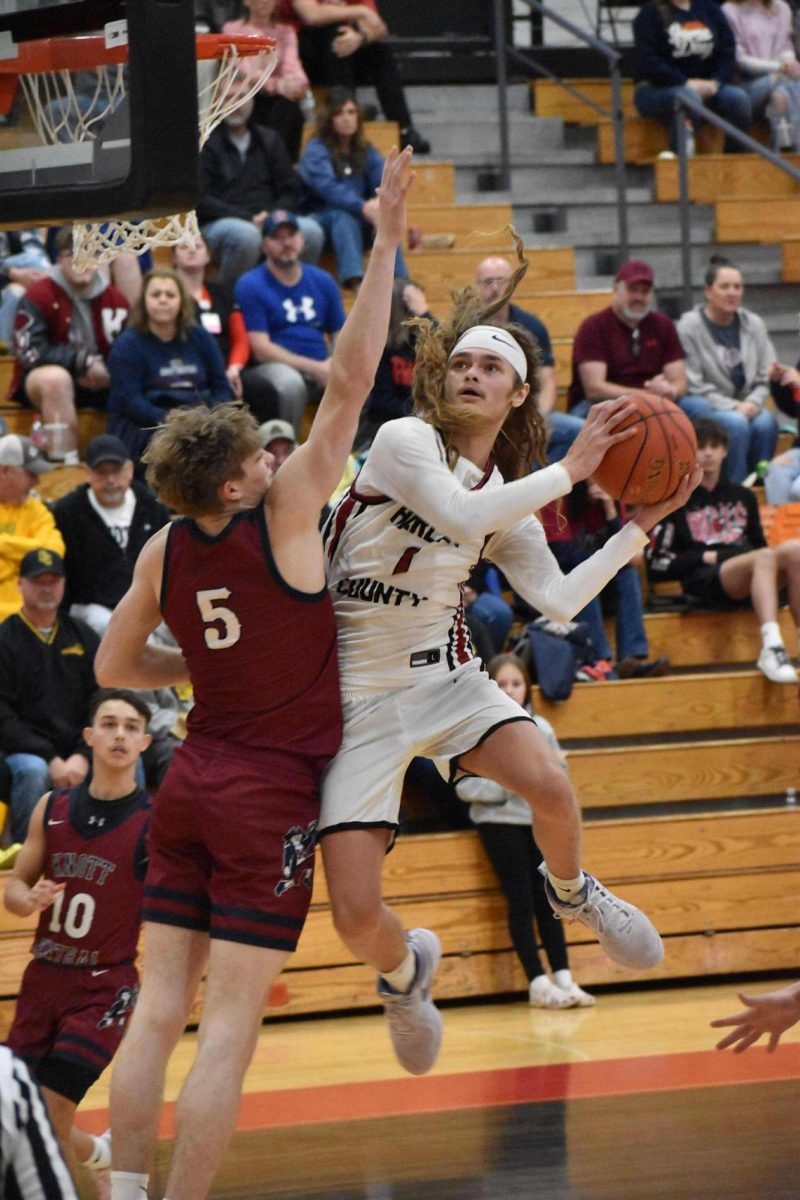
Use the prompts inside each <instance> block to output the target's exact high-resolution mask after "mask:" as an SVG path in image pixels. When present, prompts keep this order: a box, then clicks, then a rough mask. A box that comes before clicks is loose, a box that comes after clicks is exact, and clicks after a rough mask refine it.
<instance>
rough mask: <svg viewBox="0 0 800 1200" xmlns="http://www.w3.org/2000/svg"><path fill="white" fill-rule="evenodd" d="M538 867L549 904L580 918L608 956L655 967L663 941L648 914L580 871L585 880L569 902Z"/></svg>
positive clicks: (559, 912)
mask: <svg viewBox="0 0 800 1200" xmlns="http://www.w3.org/2000/svg"><path fill="white" fill-rule="evenodd" d="M539 871H540V872H541V874H542V875H543V876H544V890H545V893H546V894H547V899H548V901H549V902H550V907H551V908H552V910H553V912H554V913H555V914H556V916H557V917H561V919H562V920H565V921H580V923H581V925H585V926H586V928H587V929H591V931H592V933H594V934H595V936H596V937H597V940H598V942H599V943H600V945H601V946H602V947H603V949H604V950H605V952H606V954H607V955H608V957H609V958H613V959H614V962H618V963H621V964H622V966H623V967H640V968H645V967H655V966H657V965H658V963H660V962H661V960H662V958H663V957H664V943H663V942H662V941H661V938H660V936H659V933H658V930H657V929H656V927H655V925H654V924H653V923H652V921H651V920H650V918H649V917H646V916H645V915H644V913H643V912H639V909H638V908H634V906H633V905H632V904H628V903H627V902H626V901H625V900H620V899H619V897H618V896H615V895H614V893H613V892H610V891H609V890H608V888H605V887H603V885H602V883H600V882H599V881H598V880H597V879H595V878H594V876H592V875H589V874H588V872H586V871H584V875H585V876H586V883H585V884H584V887H583V891H582V892H580V894H579V896H578V897H577V899H576V900H575V901H574V903H572V904H568V903H565V902H564V901H563V900H559V898H558V896H557V895H556V893H555V892H554V890H553V885H552V884H551V883H550V880H549V879H548V877H547V866H546V864H545V863H542V864H541V866H540V867H539Z"/></svg>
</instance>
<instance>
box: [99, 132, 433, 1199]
mask: <svg viewBox="0 0 800 1200" xmlns="http://www.w3.org/2000/svg"><path fill="white" fill-rule="evenodd" d="M411 179H412V174H411V172H410V152H408V151H405V152H403V153H402V154H398V153H397V151H396V150H393V151H392V152H390V154H389V155H388V156H387V159H386V163H385V166H384V172H383V178H382V180H381V187H380V195H379V212H378V224H377V234H376V238H375V242H374V245H373V249H372V253H371V255H370V261H369V266H368V268H367V271H366V274H365V276H364V281H363V283H362V285H361V289H360V291H359V294H358V296H357V298H356V301H355V304H354V305H353V310H352V312H351V314H350V317H349V318H348V320H347V322H346V324H345V326H344V328H343V329H342V331H341V333H340V334H339V336H338V338H337V341H336V346H335V350H334V354H333V358H332V360H331V368H330V376H329V381H328V385H327V388H326V391H325V395H324V396H323V398H322V401H321V403H320V406H319V410H318V412H317V415H316V417H315V420H314V424H313V426H312V428H311V431H310V434H309V437H308V440H307V441H306V442H305V443H304V444H303V445H302V446H299V447H298V449H297V450H295V452H294V453H293V454H292V455H291V457H290V458H289V459H287V461H286V462H285V463H284V464H283V465H282V467H281V469H280V473H279V474H278V475H276V476H275V479H274V480H273V479H272V470H271V465H272V460H271V456H270V455H269V454H268V453H267V452H266V451H265V450H263V449H262V448H261V442H260V436H259V431H258V426H257V425H256V423H255V421H254V420H253V419H252V417H251V416H250V414H249V413H248V412H247V411H246V410H244V409H241V408H239V407H237V406H236V405H223V406H220V407H218V408H215V409H213V410H207V409H202V408H195V409H192V410H181V411H178V412H175V413H173V414H171V417H170V419H169V420H168V421H167V423H166V425H165V426H164V427H163V428H162V429H161V430H160V431H158V432H157V433H156V434H155V436H154V437H153V439H152V441H151V443H150V446H149V447H148V451H147V456H146V457H147V462H148V478H149V480H150V482H151V484H152V485H153V487H154V488H155V490H156V492H157V493H158V494H159V496H160V498H161V499H162V500H163V501H164V502H165V503H166V504H167V505H168V506H169V507H170V508H171V509H172V510H173V511H176V512H179V513H181V514H182V517H181V519H179V520H177V521H175V522H174V523H173V524H172V525H171V526H170V527H168V528H166V529H164V530H161V531H159V533H158V534H156V536H155V537H154V538H153V539H151V541H150V542H149V543H148V544H147V546H145V548H144V550H143V551H142V553H141V555H140V557H139V560H138V562H137V565H136V570H135V573H134V578H133V582H132V585H131V588H130V591H129V592H128V594H127V595H126V596H125V597H124V598H123V600H122V601H121V602H120V604H119V605H118V607H117V609H116V611H115V612H114V615H113V617H112V619H111V622H110V624H109V626H108V630H107V632H106V635H105V638H104V640H103V643H102V645H101V647H100V650H99V652H98V656H97V660H96V671H97V675H98V678H99V679H101V680H103V681H104V682H106V683H110V682H112V681H122V680H125V681H127V682H128V683H129V685H130V686H132V687H141V688H151V687H161V686H168V685H170V684H175V683H178V682H182V681H184V680H187V679H190V680H191V682H192V685H193V688H194V696H195V705H194V708H193V709H192V711H191V713H190V715H189V719H188V727H189V734H188V737H187V739H186V742H185V743H184V745H183V746H182V747H181V748H180V749H179V750H178V751H177V752H176V753H175V755H174V757H173V761H172V764H171V766H170V769H169V771H168V773H167V775H166V778H165V780H164V783H163V784H162V786H161V789H160V791H159V794H158V797H157V800H156V806H155V814H154V818H153V826H152V830H151V837H150V845H149V849H150V867H149V870H148V877H147V882H146V887H145V908H144V919H145V921H147V923H148V924H147V936H146V947H145V966H144V972H143V982H142V992H141V996H140V999H139V1003H138V1005H137V1009H136V1013H135V1016H134V1019H133V1021H132V1023H131V1028H130V1032H129V1034H128V1037H127V1038H126V1040H125V1045H124V1048H123V1052H122V1054H121V1056H120V1058H119V1059H118V1063H117V1066H116V1068H115V1071H114V1077H113V1080H112V1089H111V1127H112V1130H113V1137H114V1170H113V1171H112V1196H113V1198H114V1200H144V1198H145V1197H146V1195H147V1181H148V1176H147V1165H148V1160H149V1154H150V1150H151V1147H152V1143H153V1141H154V1140H155V1136H156V1131H157V1127H158V1121H159V1115H160V1105H161V1097H162V1091H163V1085H164V1072H165V1069H166V1064H167V1060H168V1058H169V1055H170V1053H171V1051H172V1049H173V1047H174V1046H175V1044H176V1042H177V1041H178V1039H179V1037H180V1036H181V1033H182V1032H183V1029H184V1027H185V1024H186V1020H187V1017H188V1014H189V1009H190V1006H191V1004H192V1001H193V999H194V995H195V992H196V990H197V986H198V984H199V982H200V979H201V977H202V975H203V974H204V972H207V983H206V992H205V1000H204V1007H203V1015H202V1018H201V1022H200V1031H199V1037H198V1047H197V1056H196V1059H195V1062H194V1065H193V1067H192V1070H191V1071H190V1073H189V1076H188V1078H187V1079H186V1081H185V1083H184V1085H183V1089H182V1092H181V1095H180V1098H179V1100H178V1104H177V1114H176V1125H177V1132H176V1139H175V1149H174V1153H173V1159H172V1165H171V1169H170V1172H169V1177H168V1180H167V1187H166V1195H167V1196H168V1197H169V1198H170V1200H202V1197H205V1196H206V1195H207V1194H208V1189H209V1188H210V1186H211V1182H212V1179H213V1177H214V1173H215V1171H216V1169H217V1166H218V1165H219V1162H220V1160H221V1158H222V1155H223V1153H224V1150H225V1147H226V1145H227V1143H228V1140H229V1138H230V1135H231V1133H232V1131H233V1128H234V1125H235V1122H236V1114H237V1111H238V1105H239V1096H240V1093H241V1086H242V1079H243V1076H244V1072H245V1070H246V1069H247V1066H248V1064H249V1062H250V1058H251V1056H252V1053H253V1049H254V1047H255V1041H256V1036H257V1033H258V1030H259V1027H260V1024H261V1018H262V1016H263V1010H264V1002H265V998H266V996H267V994H268V991H269V988H270V985H271V983H272V981H273V980H274V979H275V978H276V977H277V975H278V974H279V972H280V971H281V969H282V968H283V966H284V964H285V962H286V959H287V957H288V955H289V953H290V952H291V951H292V950H293V949H294V947H295V945H296V943H297V940H298V938H299V936H300V931H301V929H302V927H303V923H304V921H305V916H306V912H307V910H308V905H309V902H310V899H311V883H312V874H313V846H314V839H315V833H316V821H317V815H318V811H319V795H318V793H319V781H320V776H321V774H322V771H323V769H324V768H325V766H326V765H327V763H328V762H329V761H330V759H331V758H332V757H333V755H334V754H335V752H336V750H337V749H338V746H339V741H340V739H341V707H340V699H339V677H338V667H337V659H336V629H335V623H334V619H333V608H332V605H331V602H330V599H329V597H328V594H327V590H326V587H325V572H324V566H323V554H322V541H321V537H320V534H319V529H318V522H319V514H320V511H321V509H322V507H323V505H324V504H325V502H326V501H327V499H328V497H329V496H330V495H331V493H332V492H333V490H334V488H335V487H336V484H337V483H338V482H339V479H340V478H341V475H342V473H343V471H344V468H345V465H346V462H347V457H348V454H349V452H350V447H351V445H352V442H353V437H354V435H355V431H356V426H357V422H358V417H359V414H360V410H361V406H362V404H363V402H364V399H365V398H366V396H367V393H368V392H369V389H370V387H371V386H372V381H373V377H374V374H375V369H376V367H377V364H378V360H379V358H380V355H381V352H382V350H383V346H384V343H385V341H386V332H387V329H388V324H389V307H390V302H391V290H392V281H393V273H394V262H395V252H396V250H397V247H398V245H399V244H400V242H401V241H402V239H403V237H404V235H405V229H406V204H405V198H406V193H407V191H408V187H409V185H410V183H411ZM162 619H164V620H166V621H167V623H168V625H169V626H170V628H171V630H172V632H173V633H174V634H175V637H176V640H177V642H178V646H179V647H180V649H169V648H166V647H158V646H150V645H149V644H148V642H147V638H148V635H149V634H150V633H151V632H152V630H153V629H155V627H156V626H157V625H158V624H159V623H160V622H161V620H162Z"/></svg>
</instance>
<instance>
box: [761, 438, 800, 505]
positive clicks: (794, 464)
mask: <svg viewBox="0 0 800 1200" xmlns="http://www.w3.org/2000/svg"><path fill="white" fill-rule="evenodd" d="M764 493H765V496H766V500H767V504H797V503H798V502H799V501H800V447H794V446H793V447H792V449H791V450H787V451H786V453H785V454H779V455H778V457H777V458H775V459H773V460H772V462H771V463H770V464H769V470H768V471H767V474H766V475H765V477H764Z"/></svg>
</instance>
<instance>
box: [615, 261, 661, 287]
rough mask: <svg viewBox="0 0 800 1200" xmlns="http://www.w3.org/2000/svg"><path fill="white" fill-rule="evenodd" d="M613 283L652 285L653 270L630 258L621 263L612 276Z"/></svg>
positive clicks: (643, 263)
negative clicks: (628, 260)
mask: <svg viewBox="0 0 800 1200" xmlns="http://www.w3.org/2000/svg"><path fill="white" fill-rule="evenodd" d="M614 282H615V283H649V284H650V286H651V287H652V285H653V268H652V267H649V266H648V265H647V263H646V262H642V261H641V259H638V258H632V259H631V260H630V262H626V263H623V264H622V266H621V267H620V269H619V270H618V271H617V273H616V275H615V276H614Z"/></svg>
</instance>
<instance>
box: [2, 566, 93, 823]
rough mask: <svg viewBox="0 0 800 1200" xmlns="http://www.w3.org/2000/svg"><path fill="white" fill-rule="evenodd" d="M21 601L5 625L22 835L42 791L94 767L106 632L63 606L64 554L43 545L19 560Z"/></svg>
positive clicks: (6, 747) (8, 727) (15, 806)
mask: <svg viewBox="0 0 800 1200" xmlns="http://www.w3.org/2000/svg"><path fill="white" fill-rule="evenodd" d="M18 588H19V591H20V594H21V602H22V607H21V610H20V612H18V613H14V614H13V615H12V616H10V617H8V618H7V619H6V620H5V621H3V623H2V625H0V752H2V753H3V754H4V755H5V761H6V765H7V766H8V768H9V770H10V772H11V795H10V799H9V815H10V821H11V837H12V839H13V841H15V842H23V841H24V840H25V836H26V834H27V831H28V821H29V819H30V815H31V813H32V812H33V809H34V808H35V806H36V803H37V801H38V799H39V798H40V796H42V794H43V793H44V792H46V791H47V790H48V789H49V788H50V787H75V786H77V784H79V783H82V782H83V780H84V779H85V778H86V775H87V773H88V770H89V761H90V751H89V748H88V746H87V745H86V743H85V742H84V740H83V728H84V726H85V725H86V724H87V720H86V717H87V713H88V711H89V702H90V700H91V698H92V696H93V694H94V692H95V691H96V688H97V684H96V682H95V677H94V656H95V654H96V652H97V647H98V645H99V638H98V637H97V634H96V633H95V632H94V630H92V629H90V628H89V626H88V625H85V624H84V622H83V621H75V620H73V619H72V618H71V617H68V616H66V615H65V614H64V613H63V612H60V611H59V610H60V607H61V602H62V600H63V598H64V560H63V559H62V557H61V555H60V554H56V553H55V552H54V551H53V550H49V549H47V548H46V547H44V546H40V547H39V548H38V549H36V550H29V551H28V553H27V554H25V555H24V557H23V558H22V561H21V562H20V565H19V580H18Z"/></svg>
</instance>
